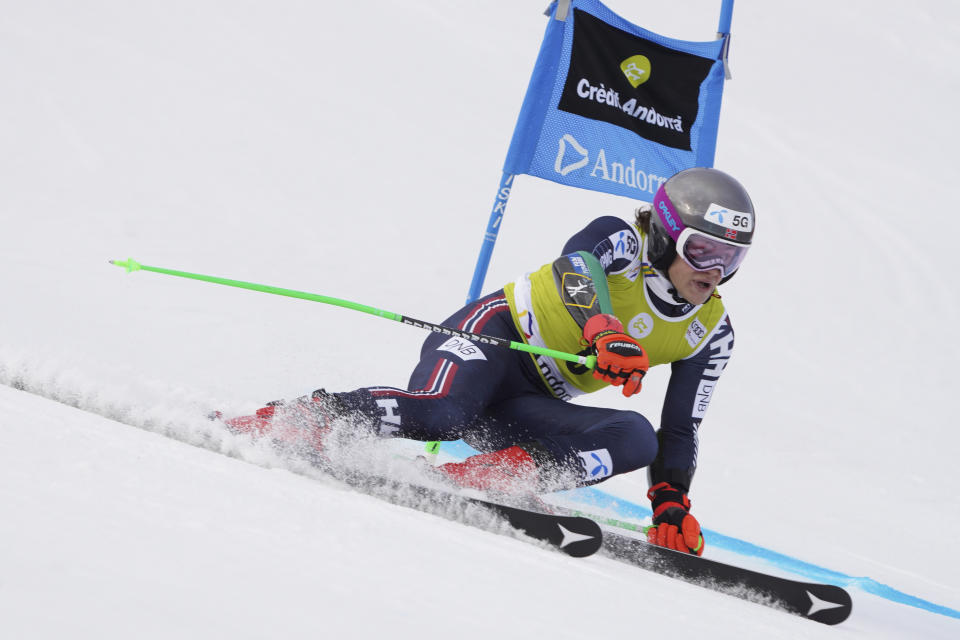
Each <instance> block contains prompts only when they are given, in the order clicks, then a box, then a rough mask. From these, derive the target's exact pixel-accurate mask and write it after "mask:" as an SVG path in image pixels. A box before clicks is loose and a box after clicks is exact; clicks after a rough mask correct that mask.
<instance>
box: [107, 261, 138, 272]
mask: <svg viewBox="0 0 960 640" xmlns="http://www.w3.org/2000/svg"><path fill="white" fill-rule="evenodd" d="M107 262H109V263H110V264H112V265H115V266H118V267H121V268H123V269H126V270H127V273H130V272H131V271H140V269H141V268H143V267H142V265H141V264H140V263H139V262H137V261H136V260H134V259H133V258H127V259H126V260H108V261H107Z"/></svg>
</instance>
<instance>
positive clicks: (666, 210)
mask: <svg viewBox="0 0 960 640" xmlns="http://www.w3.org/2000/svg"><path fill="white" fill-rule="evenodd" d="M657 206H658V207H659V208H660V217H661V218H662V219H663V221H664V222H665V223H667V224H668V225H670V229H672V230H673V231H676V232H677V233H679V232H680V225H679V224H678V223H677V220H676V219H675V218H674V217H673V214H672V213H671V212H670V207H668V206H667V203H666V202H664V201H663V200H661V201H660V202H659V203H658V204H657Z"/></svg>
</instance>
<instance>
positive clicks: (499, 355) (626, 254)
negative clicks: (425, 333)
mask: <svg viewBox="0 0 960 640" xmlns="http://www.w3.org/2000/svg"><path fill="white" fill-rule="evenodd" d="M755 226H756V219H755V213H754V209H753V203H752V202H751V200H750V197H749V195H748V194H747V192H746V190H745V189H744V188H743V187H742V186H741V185H740V183H739V182H737V181H736V180H734V179H733V178H732V177H730V176H729V175H727V174H726V173H723V172H721V171H718V170H716V169H707V168H695V169H688V170H686V171H682V172H680V173H678V174H676V175H675V176H673V177H671V178H670V179H669V180H667V181H666V182H664V183H663V185H661V187H660V188H659V190H658V191H657V193H656V194H655V196H654V200H653V206H652V208H651V207H649V206H647V207H643V208H641V209H638V210H637V212H636V218H635V221H634V224H633V225H630V224H628V223H627V222H625V221H624V220H622V219H620V218H616V217H612V216H605V217H600V218H597V219H596V220H593V221H592V222H591V223H590V224H588V225H587V226H586V228H584V229H583V230H581V231H580V232H578V233H576V234H575V235H574V236H573V237H572V238H570V239H569V241H568V242H567V243H566V245H565V246H564V247H563V251H562V255H561V256H560V257H559V258H557V259H556V260H555V261H554V262H553V263H551V264H547V265H544V266H543V267H541V268H540V269H539V270H537V271H534V272H533V273H529V274H527V275H525V276H523V277H522V278H520V279H519V280H517V281H516V282H513V283H510V284H507V285H506V286H505V287H503V289H500V290H499V291H496V292H494V293H491V294H489V295H487V296H486V297H484V298H481V299H479V300H477V301H475V302H473V303H470V304H468V305H467V306H465V307H463V308H462V309H460V310H459V311H457V312H456V313H455V314H453V315H452V316H451V317H450V318H448V319H447V320H446V322H445V324H447V325H448V326H453V327H456V328H458V329H461V330H463V331H467V332H473V333H484V334H488V335H494V336H499V337H502V338H506V339H509V340H513V341H524V342H527V343H529V344H532V345H539V346H545V347H549V348H552V349H557V350H562V351H567V352H579V353H581V354H590V353H592V354H595V355H596V357H597V364H596V367H595V368H594V369H593V370H592V371H591V370H588V369H587V368H586V367H584V366H582V365H577V364H575V363H567V362H564V361H558V360H554V359H552V358H548V357H544V356H538V355H533V354H529V353H525V352H520V351H514V350H510V349H503V348H500V347H496V346H492V345H485V344H475V343H473V342H469V341H467V340H465V339H463V338H459V337H450V336H447V335H442V334H437V333H434V334H431V335H430V337H428V338H427V339H426V341H425V342H424V344H423V348H422V350H421V353H420V362H419V364H417V366H416V368H415V369H414V370H413V373H412V375H411V377H410V382H409V385H408V388H407V389H398V388H393V387H382V386H374V387H367V388H363V389H357V390H355V391H350V392H345V393H329V392H327V391H325V390H322V389H321V390H318V391H315V392H314V393H313V394H311V395H309V396H305V397H302V398H298V399H296V400H293V401H287V402H277V403H271V404H270V405H268V406H266V407H264V408H263V409H260V410H259V411H257V412H256V414H255V415H252V416H244V417H240V418H233V419H231V420H228V421H227V425H228V426H229V427H230V428H232V429H233V430H235V431H240V432H247V433H252V434H254V435H257V436H260V435H269V436H270V437H272V438H274V440H278V439H279V440H283V439H284V438H285V437H287V438H299V439H300V441H301V443H302V442H303V441H304V438H306V441H307V442H308V445H309V447H310V448H312V449H315V450H317V451H320V452H322V451H323V448H324V440H325V439H329V438H331V437H334V436H336V437H337V438H342V437H343V436H344V431H347V432H349V433H348V434H347V435H348V437H349V435H350V434H354V433H368V434H369V433H373V434H376V435H379V436H398V437H403V438H412V439H417V440H426V441H433V440H437V441H443V440H456V439H459V438H463V439H464V440H465V441H466V442H468V443H469V444H471V445H473V446H474V447H476V448H477V449H479V450H480V451H484V452H485V453H482V454H479V455H475V456H472V457H469V458H467V459H466V460H464V461H463V462H457V463H448V464H443V465H440V466H439V467H437V469H438V470H439V472H440V473H442V474H443V475H444V476H445V477H447V478H449V479H450V480H452V481H453V482H454V483H456V484H457V485H459V486H463V487H472V488H477V489H480V490H484V491H493V492H504V493H525V492H544V491H551V490H556V489H563V488H571V487H574V486H583V485H589V484H593V483H597V482H600V481H602V480H605V479H607V478H609V477H611V476H613V475H616V474H621V473H627V472H630V471H634V470H636V469H640V468H643V467H648V468H649V479H650V490H649V492H648V494H647V495H648V497H649V499H650V500H651V502H652V508H653V524H654V526H653V527H652V528H650V529H649V530H648V533H647V535H648V539H649V540H650V542H652V543H654V544H657V545H660V546H665V547H669V548H672V549H676V550H679V551H685V552H689V553H695V554H697V555H700V554H702V553H703V537H702V535H701V533H700V525H699V523H698V522H697V520H696V518H695V517H694V516H693V515H691V514H690V500H689V499H688V497H687V493H688V491H689V490H690V484H691V481H692V479H693V475H694V470H695V468H696V462H697V429H698V428H699V426H700V422H701V420H702V419H703V417H704V412H705V411H706V408H707V404H708V402H709V400H710V397H711V394H712V392H713V389H714V388H715V386H716V384H717V380H718V379H719V377H720V374H721V373H722V371H723V369H724V367H725V366H726V364H727V361H728V359H729V358H730V354H731V352H732V349H733V328H732V326H731V324H730V318H729V316H728V315H727V312H726V311H725V309H724V305H723V303H722V302H721V300H720V296H719V294H717V293H716V288H717V285H719V284H720V283H722V282H726V281H727V280H729V279H730V278H731V277H733V275H734V273H736V271H737V269H738V268H739V267H740V264H741V263H742V261H743V259H744V257H745V255H746V253H747V249H748V248H749V246H750V244H751V242H752V239H753V233H754V229H755ZM667 363H670V364H671V375H670V382H669V385H668V388H667V392H666V396H665V398H664V404H663V412H662V415H661V419H660V429H659V430H658V431H655V430H654V427H653V425H652V424H651V423H650V420H648V419H647V418H646V417H644V416H643V415H641V414H639V413H637V412H634V411H625V410H615V409H609V408H598V407H589V406H582V405H578V404H573V403H570V402H567V401H568V400H570V399H571V398H573V397H575V396H577V395H580V394H583V393H589V392H592V391H596V390H598V389H600V388H602V387H605V386H606V385H615V386H619V387H621V389H622V393H623V395H624V396H628V397H629V396H632V395H634V394H636V393H639V392H640V389H641V386H642V382H643V377H644V374H646V372H647V370H648V369H649V368H650V367H652V366H656V365H661V364H667ZM283 434H287V435H286V436H284V435H283ZM290 434H294V435H293V436H291V435H290ZM304 434H306V435H304Z"/></svg>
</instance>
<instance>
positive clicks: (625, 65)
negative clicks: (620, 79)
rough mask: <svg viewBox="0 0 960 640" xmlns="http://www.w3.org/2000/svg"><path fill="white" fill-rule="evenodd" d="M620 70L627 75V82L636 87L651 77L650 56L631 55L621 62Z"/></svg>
mask: <svg viewBox="0 0 960 640" xmlns="http://www.w3.org/2000/svg"><path fill="white" fill-rule="evenodd" d="M620 71H623V75H625V76H626V77H627V82H629V83H630V85H631V86H632V87H633V88H634V89H636V88H637V87H639V86H640V85H642V84H643V83H644V82H646V81H647V80H649V79H650V58H648V57H647V56H641V55H635V56H630V57H629V58H627V59H626V60H624V61H623V62H621V63H620Z"/></svg>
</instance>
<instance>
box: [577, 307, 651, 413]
mask: <svg viewBox="0 0 960 640" xmlns="http://www.w3.org/2000/svg"><path fill="white" fill-rule="evenodd" d="M583 337H584V339H586V340H587V342H589V343H590V345H591V346H592V347H593V350H594V352H595V353H596V355H597V364H596V366H595V367H594V369H593V377H594V378H597V379H598V380H603V381H604V382H609V383H610V384H612V385H613V386H615V387H619V386H621V385H622V386H623V389H622V392H623V395H624V396H626V397H630V396H632V395H633V394H635V393H640V388H641V386H642V383H643V376H644V375H646V373H647V369H649V368H650V359H649V358H648V357H647V353H646V352H645V351H644V350H643V347H641V346H640V344H639V343H637V341H636V340H634V339H633V338H631V337H630V336H628V335H627V334H625V333H623V324H621V323H620V320H618V319H617V317H616V316H613V315H610V314H607V313H601V314H598V315H595V316H593V317H592V318H590V319H589V320H588V321H587V324H586V325H584V327H583Z"/></svg>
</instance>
